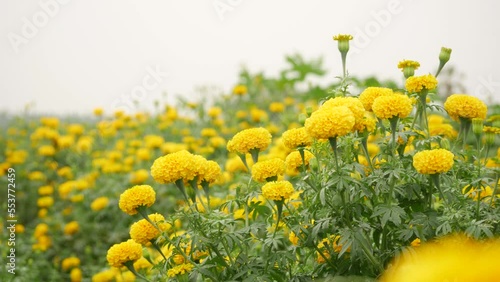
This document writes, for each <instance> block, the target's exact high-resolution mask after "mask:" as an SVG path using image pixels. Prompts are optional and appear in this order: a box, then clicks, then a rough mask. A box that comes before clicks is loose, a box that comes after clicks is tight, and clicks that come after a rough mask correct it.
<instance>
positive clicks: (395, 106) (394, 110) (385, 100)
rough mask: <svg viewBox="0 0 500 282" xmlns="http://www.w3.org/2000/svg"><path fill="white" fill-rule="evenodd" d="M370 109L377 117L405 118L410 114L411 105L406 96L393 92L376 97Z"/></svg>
mask: <svg viewBox="0 0 500 282" xmlns="http://www.w3.org/2000/svg"><path fill="white" fill-rule="evenodd" d="M372 109H373V113H374V114H375V115H376V116H377V117H378V118H379V119H390V118H393V117H399V118H405V117H407V116H408V115H410V113H411V111H412V109H413V106H412V103H411V99H410V98H409V97H408V96H406V95H400V94H395V95H387V96H381V97H378V98H376V99H375V101H373V105H372Z"/></svg>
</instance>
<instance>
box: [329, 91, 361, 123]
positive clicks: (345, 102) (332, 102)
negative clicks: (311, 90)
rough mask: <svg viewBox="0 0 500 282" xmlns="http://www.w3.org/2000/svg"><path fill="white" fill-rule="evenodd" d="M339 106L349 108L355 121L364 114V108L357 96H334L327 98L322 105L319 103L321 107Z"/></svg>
mask: <svg viewBox="0 0 500 282" xmlns="http://www.w3.org/2000/svg"><path fill="white" fill-rule="evenodd" d="M339 106H345V107H347V108H348V109H349V110H351V112H352V114H353V116H354V119H355V123H359V122H360V121H361V120H362V119H363V117H364V115H365V108H364V106H363V103H361V101H360V100H359V99H358V98H354V97H336V98H332V99H329V100H328V101H326V102H325V103H323V105H321V108H323V109H331V108H333V107H339Z"/></svg>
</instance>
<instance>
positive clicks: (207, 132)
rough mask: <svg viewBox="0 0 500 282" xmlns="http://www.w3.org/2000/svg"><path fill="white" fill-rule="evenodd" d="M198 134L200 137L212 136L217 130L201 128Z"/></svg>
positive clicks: (215, 134)
mask: <svg viewBox="0 0 500 282" xmlns="http://www.w3.org/2000/svg"><path fill="white" fill-rule="evenodd" d="M200 134H201V136H202V137H214V136H217V130H215V129H213V128H203V129H202V130H201V132H200Z"/></svg>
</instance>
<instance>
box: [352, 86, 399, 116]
mask: <svg viewBox="0 0 500 282" xmlns="http://www.w3.org/2000/svg"><path fill="white" fill-rule="evenodd" d="M393 94H394V91H392V89H390V88H385V87H368V88H366V89H365V90H364V91H363V92H361V94H360V95H359V100H360V101H361V103H362V104H363V106H364V107H365V110H367V111H369V112H371V111H372V105H373V101H375V99H376V98H378V97H380V96H387V95H393Z"/></svg>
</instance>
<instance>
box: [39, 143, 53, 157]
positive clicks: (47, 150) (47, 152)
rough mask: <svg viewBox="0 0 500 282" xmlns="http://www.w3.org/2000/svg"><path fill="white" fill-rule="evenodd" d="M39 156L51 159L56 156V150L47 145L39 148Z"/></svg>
mask: <svg viewBox="0 0 500 282" xmlns="http://www.w3.org/2000/svg"><path fill="white" fill-rule="evenodd" d="M38 154H39V155H40V156H43V157H51V156H53V155H55V154H56V148H54V146H51V145H45V146H41V147H40V148H38Z"/></svg>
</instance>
